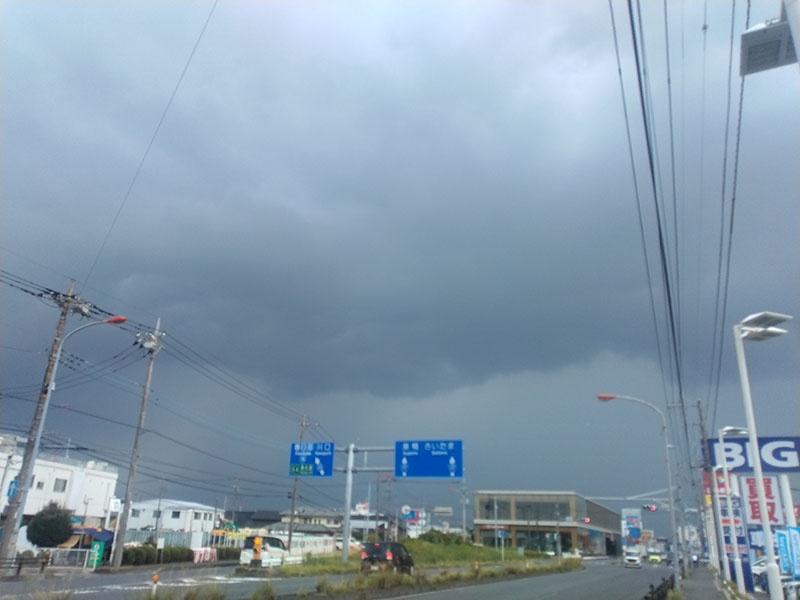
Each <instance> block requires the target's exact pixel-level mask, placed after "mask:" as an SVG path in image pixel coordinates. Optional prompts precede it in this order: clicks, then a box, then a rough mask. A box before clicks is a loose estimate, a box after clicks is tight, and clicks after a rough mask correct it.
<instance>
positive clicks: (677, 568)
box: [649, 404, 681, 589]
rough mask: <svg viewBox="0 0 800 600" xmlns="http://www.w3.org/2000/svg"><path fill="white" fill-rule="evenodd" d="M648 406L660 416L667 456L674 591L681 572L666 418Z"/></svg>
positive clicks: (656, 409)
mask: <svg viewBox="0 0 800 600" xmlns="http://www.w3.org/2000/svg"><path fill="white" fill-rule="evenodd" d="M649 406H650V407H651V408H652V409H653V410H655V411H656V412H657V413H658V414H659V415H661V423H662V433H663V435H664V452H665V454H666V456H667V482H668V484H669V517H670V522H671V525H672V535H673V537H675V540H674V544H675V547H674V548H673V550H672V554H673V557H674V560H673V561H672V568H673V572H674V574H675V586H674V587H675V588H676V589H680V587H681V571H680V565H679V564H678V562H679V561H678V552H677V550H678V548H677V543H678V540H677V536H676V531H675V501H674V499H673V495H674V492H673V490H672V465H671V463H670V460H669V436H668V433H667V418H666V417H665V416H664V413H663V412H661V411H660V410H658V408H656V407H655V406H653V405H652V404H649Z"/></svg>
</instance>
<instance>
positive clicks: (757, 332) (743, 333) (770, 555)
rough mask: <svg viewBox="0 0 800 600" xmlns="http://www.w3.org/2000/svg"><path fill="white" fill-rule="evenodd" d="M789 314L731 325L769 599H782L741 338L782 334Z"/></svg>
mask: <svg viewBox="0 0 800 600" xmlns="http://www.w3.org/2000/svg"><path fill="white" fill-rule="evenodd" d="M791 318H792V317H790V316H788V315H782V314H779V313H771V312H761V313H756V314H753V315H750V316H748V317H745V319H744V320H743V321H742V322H741V323H737V324H736V325H734V326H733V341H734V344H735V346H736V360H737V363H738V365H739V380H740V382H741V386H742V398H743V400H744V413H745V419H746V421H747V431H748V434H749V440H750V451H751V453H752V455H753V474H754V475H755V478H756V491H757V493H758V509H759V512H760V513H761V524H762V528H763V530H764V545H765V547H766V553H767V583H768V587H769V596H770V600H782V599H783V589H782V587H781V575H780V570H779V569H778V564H777V563H776V562H775V548H774V547H773V541H772V528H771V525H770V522H769V513H768V512H767V495H766V492H765V490H764V475H763V471H762V469H761V452H760V449H759V447H758V433H757V432H756V419H755V414H754V413H753V399H752V396H751V395H750V380H749V378H748V376H747V362H746V360H745V355H744V340H745V338H746V339H748V340H751V341H756V342H757V341H762V340H766V339H769V338H772V337H776V336H779V335H783V334H784V333H788V332H787V331H786V330H785V329H779V328H777V327H775V325H778V324H779V323H783V322H784V321H788V320H789V319H791Z"/></svg>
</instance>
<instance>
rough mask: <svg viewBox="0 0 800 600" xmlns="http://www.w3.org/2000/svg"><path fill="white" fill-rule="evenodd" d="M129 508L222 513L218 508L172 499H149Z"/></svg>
mask: <svg viewBox="0 0 800 600" xmlns="http://www.w3.org/2000/svg"><path fill="white" fill-rule="evenodd" d="M131 506H133V507H135V508H139V509H141V508H153V509H158V510H202V511H210V512H214V511H217V512H222V509H221V508H220V507H214V506H209V505H208V504H200V503H199V502H192V501H191V500H175V499H174V498H150V499H148V500H139V501H138V502H131Z"/></svg>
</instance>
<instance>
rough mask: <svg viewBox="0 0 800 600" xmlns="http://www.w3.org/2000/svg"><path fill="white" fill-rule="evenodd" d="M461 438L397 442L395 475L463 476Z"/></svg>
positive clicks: (395, 447)
mask: <svg viewBox="0 0 800 600" xmlns="http://www.w3.org/2000/svg"><path fill="white" fill-rule="evenodd" d="M463 474H464V461H463V457H462V443H461V440H422V441H402V442H395V443H394V476H395V477H463Z"/></svg>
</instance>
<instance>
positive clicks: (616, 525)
mask: <svg viewBox="0 0 800 600" xmlns="http://www.w3.org/2000/svg"><path fill="white" fill-rule="evenodd" d="M474 498H475V501H474V504H473V506H474V507H475V509H474V510H475V512H474V515H473V524H474V541H475V542H476V543H480V544H483V545H484V546H494V545H497V546H499V545H501V544H503V545H504V546H505V547H506V548H525V549H529V550H538V551H541V552H548V553H557V552H559V551H560V552H562V553H564V552H574V551H578V552H580V553H581V554H583V555H595V556H606V555H615V554H618V553H619V551H620V548H621V536H622V532H621V529H620V521H621V516H620V514H619V513H617V512H614V511H613V510H611V509H609V508H606V507H605V506H602V505H600V504H598V503H596V502H593V501H592V500H588V499H586V498H584V497H583V496H581V495H579V494H577V493H576V492H539V491H508V490H477V491H476V492H475V495H474Z"/></svg>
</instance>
